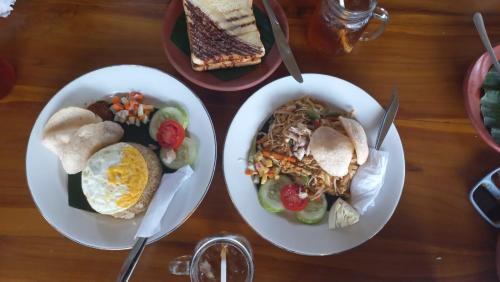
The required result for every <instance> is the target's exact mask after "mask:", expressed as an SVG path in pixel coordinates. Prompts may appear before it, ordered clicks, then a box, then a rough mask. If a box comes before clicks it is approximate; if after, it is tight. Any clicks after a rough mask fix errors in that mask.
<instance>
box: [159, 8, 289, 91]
mask: <svg viewBox="0 0 500 282" xmlns="http://www.w3.org/2000/svg"><path fill="white" fill-rule="evenodd" d="M177 1H182V0H177ZM260 1H261V0H260ZM269 1H270V2H271V3H270V4H271V5H272V6H273V7H274V8H276V7H278V8H279V9H278V10H276V9H275V13H277V16H278V20H279V21H280V26H281V28H282V29H283V32H284V34H285V37H286V39H287V42H288V41H289V33H290V27H289V23H288V18H287V16H286V13H285V11H284V10H283V7H282V6H281V4H280V3H279V2H278V1H276V0H269ZM261 3H262V1H261ZM172 5H182V4H178V3H173V2H171V3H170V4H168V7H167V9H166V11H165V14H164V16H163V23H162V35H161V41H162V46H163V52H164V53H165V55H166V57H167V60H168V62H169V63H170V64H171V65H172V67H173V68H174V69H175V71H177V72H178V73H179V74H180V75H181V76H182V77H183V78H185V79H187V80H188V81H189V82H191V83H193V84H195V85H197V86H199V87H203V88H206V89H209V90H215V91H222V92H230V91H242V90H245V89H249V88H251V87H254V86H256V85H258V84H259V83H261V82H263V81H264V80H266V79H267V78H269V77H270V76H271V75H272V74H273V73H274V72H275V71H276V70H277V69H278V68H279V66H280V65H281V63H282V61H283V60H282V58H281V55H280V53H279V51H278V50H277V48H278V47H277V45H276V43H274V44H273V46H272V48H271V49H270V50H269V54H270V53H271V52H276V53H277V58H278V59H277V61H276V63H274V64H273V65H272V66H271V67H270V68H269V70H268V71H267V72H264V73H263V75H261V76H259V77H258V78H257V79H255V80H253V81H251V83H246V84H242V83H240V84H238V85H233V86H227V85H224V83H225V81H223V80H220V81H219V82H220V84H215V83H210V82H208V83H207V82H205V81H204V80H200V79H197V78H194V77H192V76H191V75H190V74H189V73H188V72H186V71H184V69H183V68H182V67H181V66H180V65H179V63H178V62H177V59H175V58H174V57H175V56H174V54H172V53H171V52H170V51H169V48H170V46H172V45H173V46H172V47H175V48H178V47H177V46H176V45H175V44H173V43H172V42H171V40H170V36H171V34H172V30H173V27H174V25H175V22H176V21H177V18H178V16H177V17H176V18H175V20H174V21H173V24H170V25H169V24H167V23H168V20H167V18H168V16H169V15H170V14H176V13H175V11H174V6H172ZM254 5H257V4H254ZM182 12H183V9H182V7H181V13H182ZM264 12H265V11H264ZM265 14H266V16H267V13H265ZM259 32H260V31H259ZM167 33H168V35H167ZM181 53H182V52H181ZM269 54H266V57H267V56H268V55H269ZM186 57H188V58H189V56H186ZM264 59H266V58H265V57H264ZM261 63H262V62H261ZM248 74H249V73H247V74H245V75H243V76H242V77H239V78H236V79H235V80H240V79H241V78H243V77H245V76H246V75H248Z"/></svg>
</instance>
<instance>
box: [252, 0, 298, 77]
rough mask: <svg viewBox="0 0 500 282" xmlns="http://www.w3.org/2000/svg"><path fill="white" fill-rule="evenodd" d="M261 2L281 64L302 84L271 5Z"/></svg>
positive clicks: (293, 58)
mask: <svg viewBox="0 0 500 282" xmlns="http://www.w3.org/2000/svg"><path fill="white" fill-rule="evenodd" d="M262 2H263V3H264V8H265V9H266V12H267V15H268V16H269V20H270V22H271V28H272V29H273V34H274V39H275V40H276V45H277V46H278V50H279V52H280V54H281V58H282V59H283V63H284V64H285V67H286V69H287V70H288V72H289V73H290V74H291V75H292V77H293V78H294V79H295V80H297V81H298V82H300V83H302V82H304V79H302V74H301V72H300V69H299V66H298V65H297V61H296V60H295V57H294V56H293V53H292V49H291V48H290V45H288V42H287V41H286V37H285V34H283V30H282V29H281V26H280V24H279V22H278V19H277V18H276V15H275V14H274V11H273V8H272V7H271V4H269V0H263V1H262Z"/></svg>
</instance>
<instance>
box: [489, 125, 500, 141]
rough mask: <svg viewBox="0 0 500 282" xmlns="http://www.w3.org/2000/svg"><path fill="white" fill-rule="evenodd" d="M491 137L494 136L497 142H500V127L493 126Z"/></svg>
mask: <svg viewBox="0 0 500 282" xmlns="http://www.w3.org/2000/svg"><path fill="white" fill-rule="evenodd" d="M491 137H493V139H494V140H495V142H496V143H497V144H500V127H493V128H492V129H491Z"/></svg>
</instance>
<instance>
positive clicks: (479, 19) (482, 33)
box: [472, 12, 500, 73]
mask: <svg viewBox="0 0 500 282" xmlns="http://www.w3.org/2000/svg"><path fill="white" fill-rule="evenodd" d="M472 19H473V21H474V25H475V26H476V29H477V32H479V37H481V41H483V45H484V48H486V50H487V51H488V53H489V54H490V57H491V60H492V61H493V65H494V66H495V69H496V71H497V73H500V63H499V62H498V59H497V56H496V55H495V52H494V51H493V47H492V46H491V42H490V39H489V38H488V33H486V27H485V26H484V21H483V16H482V15H481V13H479V12H476V13H475V14H474V16H473V17H472Z"/></svg>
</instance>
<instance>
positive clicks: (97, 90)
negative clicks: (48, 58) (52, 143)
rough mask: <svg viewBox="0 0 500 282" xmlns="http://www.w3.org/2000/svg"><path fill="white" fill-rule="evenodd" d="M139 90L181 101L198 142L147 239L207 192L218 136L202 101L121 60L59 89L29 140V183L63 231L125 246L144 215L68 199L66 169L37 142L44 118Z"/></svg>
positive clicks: (111, 246)
mask: <svg viewBox="0 0 500 282" xmlns="http://www.w3.org/2000/svg"><path fill="white" fill-rule="evenodd" d="M131 90H137V91H140V92H142V93H144V94H145V96H146V99H148V98H149V101H150V102H153V104H155V106H162V105H168V104H173V103H175V104H179V105H181V106H183V107H185V108H186V109H187V111H188V113H189V121H190V124H189V127H188V131H189V133H190V134H191V135H192V136H193V137H194V138H195V139H196V140H197V141H198V143H199V156H198V160H197V162H196V164H195V165H194V173H193V176H192V177H191V178H190V179H189V180H188V181H187V182H186V183H185V184H184V187H183V189H182V190H180V191H179V192H178V193H177V194H176V195H175V198H174V199H173V201H172V203H171V205H170V207H169V208H168V211H167V215H166V216H165V217H164V218H163V220H162V223H161V224H162V228H161V232H159V233H158V234H157V235H155V236H154V237H153V238H151V239H150V240H149V241H148V243H152V242H154V241H156V240H159V239H160V238H162V237H163V236H165V235H167V234H169V233H171V232H173V231H174V230H175V229H177V228H178V227H179V226H180V225H181V224H182V223H183V222H184V221H185V220H186V219H187V218H188V217H189V216H190V215H191V214H192V213H193V212H194V210H195V209H196V208H197V207H198V205H199V204H200V202H201V201H202V199H203V197H204V196H205V194H206V192H207V191H208V188H209V186H210V182H211V180H212V176H213V173H214V169H215V161H216V155H217V153H216V150H217V149H216V140H215V132H214V128H213V125H212V121H211V119H210V116H209V114H208V112H207V110H206V109H205V107H204V106H203V103H202V102H201V101H200V100H199V99H198V97H197V96H196V95H194V94H193V92H191V90H189V89H188V88H187V87H186V86H184V85H183V84H182V83H180V82H179V81H177V80H176V79H175V78H173V77H171V76H169V75H167V74H165V73H163V72H161V71H159V70H156V69H152V68H148V67H143V66H135V65H122V66H112V67H107V68H103V69H99V70H96V71H93V72H90V73H88V74H85V75H83V76H81V77H79V78H77V79H75V80H74V81H72V82H71V83H69V84H68V85H66V86H65V87H64V88H63V89H61V90H60V91H59V92H58V93H57V94H56V95H55V96H54V97H53V98H52V99H51V100H50V101H49V103H48V104H47V105H46V106H45V108H44V109H43V110H42V112H41V113H40V115H39V116H38V119H37V120H36V122H35V125H34V127H33V130H32V132H31V136H30V140H29V143H28V151H27V155H26V174H27V178H28V185H29V187H30V190H31V194H32V196H33V200H34V201H35V203H36V205H37V206H38V209H39V210H40V212H41V213H42V215H43V217H44V218H45V219H46V220H47V221H48V222H49V223H50V224H51V225H52V226H53V227H54V228H55V229H56V230H57V231H59V232H60V233H61V234H63V235H64V236H66V237H68V238H70V239H71V240H73V241H75V242H78V243H80V244H82V245H85V246H89V247H94V248H98V249H106V250H121V249H129V248H131V247H132V245H133V243H134V235H135V233H136V231H137V228H138V226H139V224H140V222H141V219H142V215H141V216H137V217H136V218H134V219H132V220H120V219H114V218H112V217H109V216H105V215H100V214H95V213H91V212H86V211H83V210H79V209H75V208H72V207H70V206H69V205H68V192H67V174H66V173H65V172H64V171H63V169H62V167H61V165H60V162H59V160H58V158H57V157H56V155H54V154H53V153H52V152H51V151H49V150H48V149H47V148H45V147H44V146H43V145H42V143H41V138H42V131H43V127H44V125H45V123H46V122H47V120H48V119H49V118H50V116H51V115H52V114H54V113H55V112H56V111H57V110H59V109H61V108H63V107H67V106H80V107H85V106H87V105H88V104H89V103H92V102H95V101H97V100H99V99H102V98H104V97H107V96H109V95H111V94H113V93H116V92H128V91H131Z"/></svg>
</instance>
